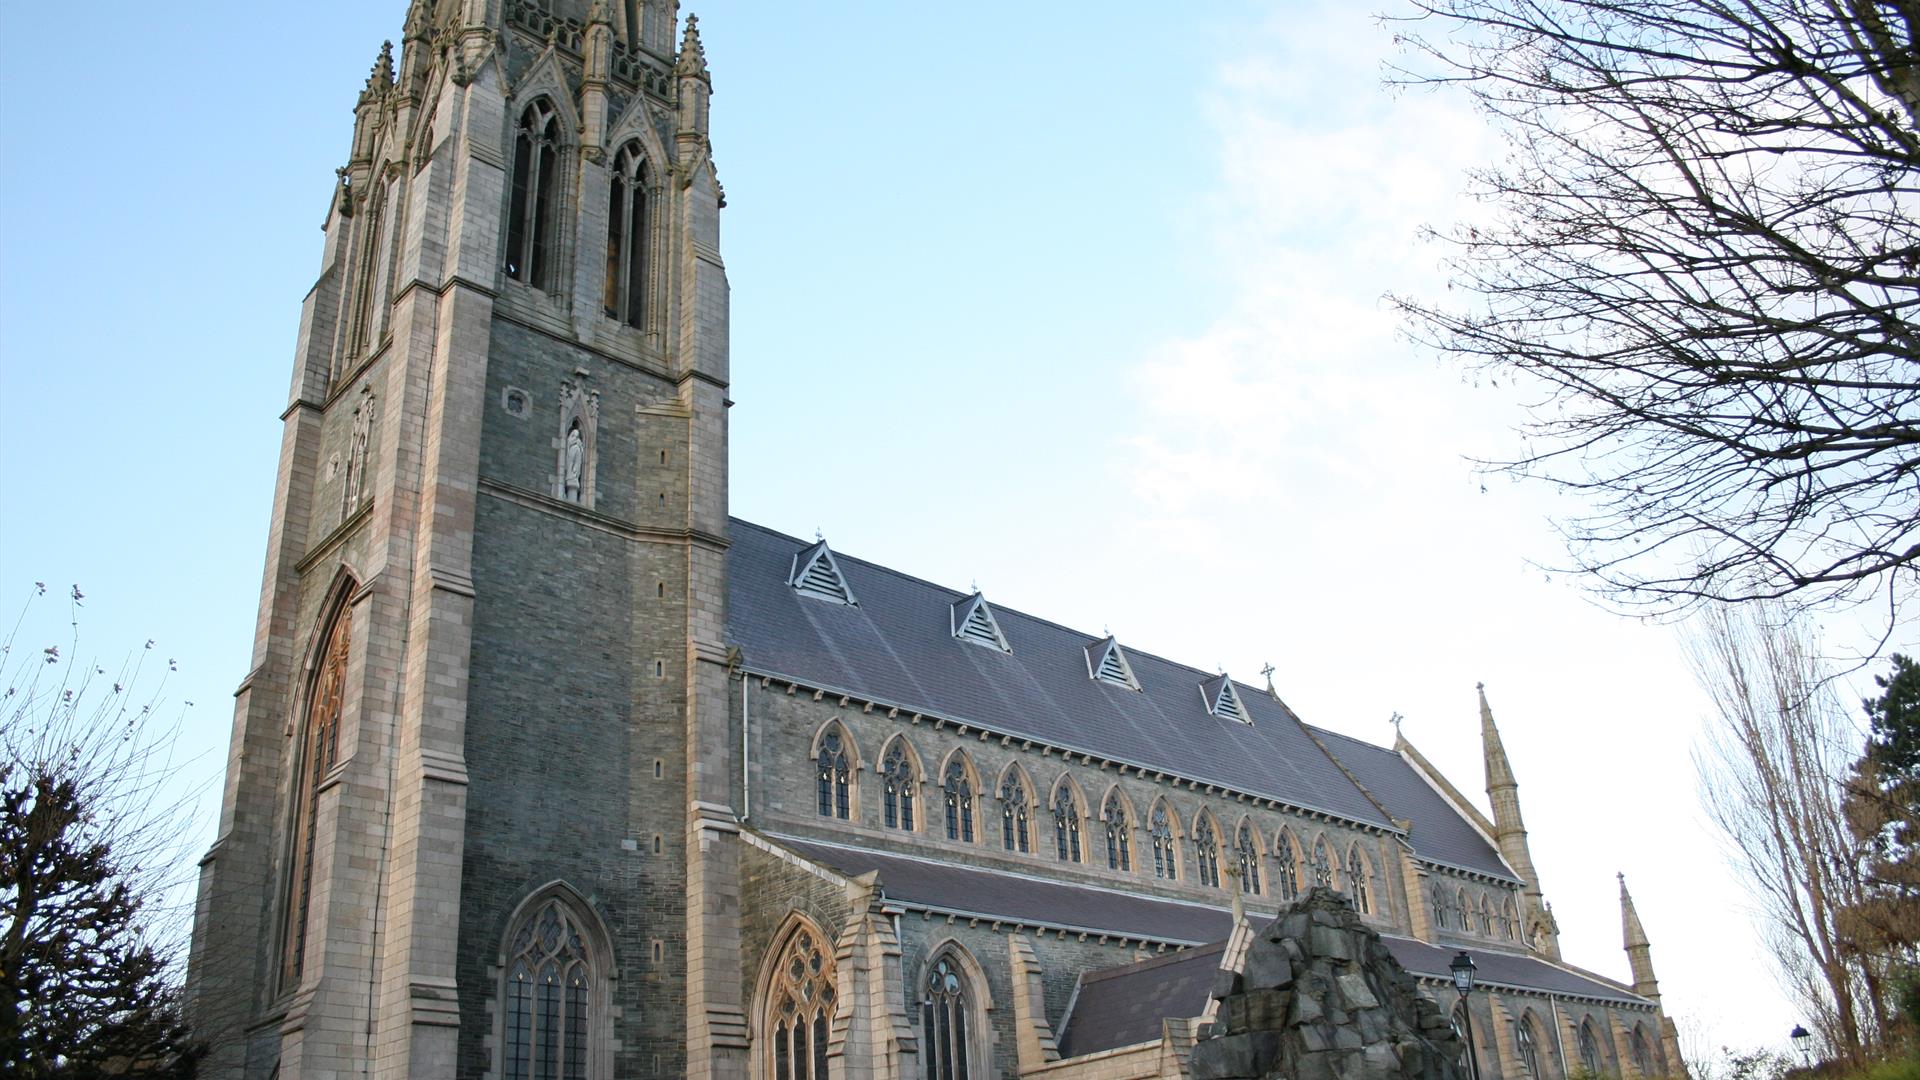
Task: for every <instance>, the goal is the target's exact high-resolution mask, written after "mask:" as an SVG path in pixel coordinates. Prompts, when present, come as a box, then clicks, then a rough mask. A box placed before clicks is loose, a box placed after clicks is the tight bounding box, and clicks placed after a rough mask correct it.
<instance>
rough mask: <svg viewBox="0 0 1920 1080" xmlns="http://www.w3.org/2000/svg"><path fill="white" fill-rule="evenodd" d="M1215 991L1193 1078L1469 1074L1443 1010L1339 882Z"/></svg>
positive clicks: (1303, 906) (1348, 1079)
mask: <svg viewBox="0 0 1920 1080" xmlns="http://www.w3.org/2000/svg"><path fill="white" fill-rule="evenodd" d="M1214 997H1216V998H1218V999H1219V1000H1220V1007H1219V1009H1218V1010H1217V1011H1216V1013H1215V1019H1214V1021H1213V1022H1212V1023H1211V1024H1209V1025H1207V1027H1206V1028H1205V1029H1204V1030H1203V1031H1202V1032H1201V1033H1200V1038H1199V1040H1198V1041H1196V1042H1195V1043H1194V1047H1193V1058H1192V1062H1193V1080H1465V1075H1466V1074H1465V1071H1464V1070H1463V1069H1462V1068H1461V1067H1460V1064H1459V1062H1460V1056H1461V1054H1462V1053H1463V1052H1464V1049H1463V1048H1462V1047H1461V1045H1460V1041H1459V1039H1458V1038H1457V1037H1455V1035H1454V1033H1453V1028H1452V1025H1451V1024H1449V1023H1448V1021H1447V1018H1446V1016H1445V1015H1443V1014H1442V1013H1441V1012H1440V1010H1439V1008H1438V1007H1437V1006H1435V1005H1434V1003H1433V1002H1432V1001H1429V1000H1428V999H1426V998H1425V997H1422V996H1421V995H1420V993H1419V991H1418V990H1416V989H1415V988H1414V982H1413V978H1412V977H1411V976H1409V975H1408V974H1407V973H1406V971H1405V969H1403V968H1401V966H1400V964H1399V962H1398V961H1396V960H1395V959H1394V958H1393V957H1392V955H1391V954H1389V953H1388V952H1387V947H1386V945H1384V944H1383V943H1382V942H1381V941H1380V935H1379V934H1376V933H1374V932H1373V931H1372V930H1370V929H1368V928H1367V926H1366V925H1365V924H1364V923H1362V922H1361V921H1360V916H1359V915H1358V914H1356V913H1355V912H1354V910H1353V908H1352V907H1350V906H1349V905H1348V904H1347V901H1346V898H1345V897H1344V896H1342V895H1341V894H1339V893H1336V892H1334V891H1333V890H1331V889H1326V888H1316V889H1314V890H1313V891H1312V892H1310V893H1308V894H1307V895H1306V897H1304V898H1303V899H1301V900H1300V901H1299V902H1298V903H1296V904H1294V905H1293V906H1292V907H1290V908H1288V909H1287V910H1285V911H1282V912H1281V913H1280V914H1279V915H1277V916H1275V917H1274V920H1273V921H1272V922H1271V923H1269V924H1267V927H1266V928H1265V929H1264V930H1261V931H1260V932H1259V933H1258V935H1257V936H1256V937H1255V938H1254V940H1253V943H1252V944H1251V945H1250V946H1249V947H1248V949H1247V956H1246V962H1245V964H1243V965H1242V969H1241V971H1240V972H1238V973H1234V972H1222V973H1221V977H1220V985H1218V986H1216V987H1215V988H1214Z"/></svg>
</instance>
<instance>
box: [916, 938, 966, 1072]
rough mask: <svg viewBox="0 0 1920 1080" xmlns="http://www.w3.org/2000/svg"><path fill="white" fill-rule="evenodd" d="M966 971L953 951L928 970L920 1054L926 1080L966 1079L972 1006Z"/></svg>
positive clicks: (921, 1011)
mask: <svg viewBox="0 0 1920 1080" xmlns="http://www.w3.org/2000/svg"><path fill="white" fill-rule="evenodd" d="M971 1002H972V995H971V994H970V993H969V992H968V986H967V976H966V973H965V972H963V971H962V970H961V969H960V965H959V963H958V962H956V961H955V959H954V957H953V956H952V954H948V955H945V956H942V957H940V958H939V959H938V960H935V961H934V963H933V967H932V969H931V970H929V971H928V972H927V985H926V994H925V997H923V998H922V999H921V1002H920V1017H921V1028H922V1033H923V1037H924V1040H925V1041H923V1042H922V1043H921V1044H920V1058H921V1060H922V1061H924V1062H926V1067H925V1069H924V1070H923V1071H924V1073H925V1075H926V1080H969V1078H970V1077H972V1075H973V1072H972V1068H971V1067H970V1066H969V1064H968V1061H969V1059H970V1057H971V1056H972V1055H970V1054H969V1053H968V1051H969V1050H970V1049H971V1047H970V1046H969V1044H968V1042H967V1039H968V1035H967V1032H968V1029H969V1027H970V1026H971V1025H970V1023H969V1021H970V1017H969V1016H968V1013H969V1011H970V1009H971V1008H972V1005H971Z"/></svg>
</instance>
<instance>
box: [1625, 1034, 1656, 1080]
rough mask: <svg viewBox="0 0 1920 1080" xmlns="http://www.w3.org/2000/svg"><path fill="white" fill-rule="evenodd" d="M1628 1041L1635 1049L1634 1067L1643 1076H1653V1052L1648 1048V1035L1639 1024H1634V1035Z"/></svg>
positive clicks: (1633, 1049)
mask: <svg viewBox="0 0 1920 1080" xmlns="http://www.w3.org/2000/svg"><path fill="white" fill-rule="evenodd" d="M1628 1043H1629V1045H1630V1047H1631V1049H1632V1051H1633V1067H1634V1068H1635V1069H1637V1070H1638V1071H1639V1073H1640V1075H1641V1076H1652V1075H1653V1053H1652V1051H1650V1050H1648V1049H1647V1036H1646V1033H1645V1032H1643V1031H1642V1030H1641V1029H1640V1025H1639V1024H1635V1025H1633V1037H1632V1038H1631V1039H1629V1040H1628Z"/></svg>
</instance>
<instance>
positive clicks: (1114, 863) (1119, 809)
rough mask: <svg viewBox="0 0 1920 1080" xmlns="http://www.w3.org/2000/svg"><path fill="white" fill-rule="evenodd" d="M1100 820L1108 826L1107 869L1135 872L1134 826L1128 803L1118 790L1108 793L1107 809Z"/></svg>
mask: <svg viewBox="0 0 1920 1080" xmlns="http://www.w3.org/2000/svg"><path fill="white" fill-rule="evenodd" d="M1100 820H1101V821H1102V822H1104V823H1105V824H1106V826H1107V869H1109V870H1123V871H1126V872H1128V873H1132V872H1133V835H1132V834H1133V827H1132V823H1131V822H1129V821H1128V820H1127V805H1126V803H1124V802H1122V801H1121V799H1120V793H1119V792H1118V791H1112V792H1109V793H1108V794H1107V805H1106V809H1105V810H1103V811H1102V812H1101V815H1100Z"/></svg>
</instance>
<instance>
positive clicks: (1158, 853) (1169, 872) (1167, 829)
mask: <svg viewBox="0 0 1920 1080" xmlns="http://www.w3.org/2000/svg"><path fill="white" fill-rule="evenodd" d="M1147 832H1148V834H1149V835H1150V836H1152V837H1153V876H1154V877H1157V878H1166V879H1167V880H1168V881H1177V880H1179V878H1180V851H1179V848H1178V847H1177V846H1176V845H1175V844H1174V840H1173V825H1172V824H1171V823H1170V822H1169V821H1168V820H1167V804H1165V803H1156V804H1155V805H1154V808H1153V817H1152V818H1150V819H1148V823H1147Z"/></svg>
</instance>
